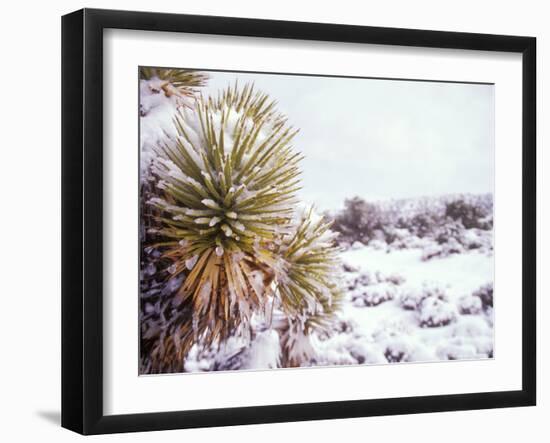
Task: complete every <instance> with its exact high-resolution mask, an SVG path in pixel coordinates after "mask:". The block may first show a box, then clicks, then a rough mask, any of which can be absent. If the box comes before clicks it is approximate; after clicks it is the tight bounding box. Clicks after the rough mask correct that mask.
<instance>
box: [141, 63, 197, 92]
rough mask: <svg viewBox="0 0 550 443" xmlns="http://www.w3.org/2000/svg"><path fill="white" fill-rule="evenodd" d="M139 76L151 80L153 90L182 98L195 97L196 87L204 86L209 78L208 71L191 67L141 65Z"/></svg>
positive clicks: (150, 84) (150, 85)
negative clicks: (175, 67) (191, 68)
mask: <svg viewBox="0 0 550 443" xmlns="http://www.w3.org/2000/svg"><path fill="white" fill-rule="evenodd" d="M139 76H140V79H141V80H145V81H148V82H149V87H150V88H151V90H152V91H153V92H155V93H161V92H162V93H163V94H164V95H165V96H166V97H172V96H176V97H181V98H191V97H193V96H194V95H195V93H196V89H195V88H198V87H200V86H204V85H205V84H206V81H207V80H208V75H207V74H206V73H204V72H201V71H195V70H189V69H166V68H152V67H140V69H139Z"/></svg>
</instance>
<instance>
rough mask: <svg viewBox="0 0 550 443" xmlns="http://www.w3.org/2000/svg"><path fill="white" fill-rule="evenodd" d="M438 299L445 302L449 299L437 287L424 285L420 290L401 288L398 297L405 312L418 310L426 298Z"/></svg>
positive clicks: (443, 291)
mask: <svg viewBox="0 0 550 443" xmlns="http://www.w3.org/2000/svg"><path fill="white" fill-rule="evenodd" d="M428 297H431V298H434V299H438V300H441V301H444V302H447V301H448V300H449V299H448V297H447V295H446V293H445V290H444V289H443V288H442V287H440V286H439V285H435V284H430V283H424V284H423V285H422V288H420V289H417V288H408V287H407V288H403V290H402V292H401V296H400V297H399V304H400V306H401V307H402V308H403V309H406V310H418V309H420V306H421V304H422V302H423V301H424V300H425V299H426V298H428Z"/></svg>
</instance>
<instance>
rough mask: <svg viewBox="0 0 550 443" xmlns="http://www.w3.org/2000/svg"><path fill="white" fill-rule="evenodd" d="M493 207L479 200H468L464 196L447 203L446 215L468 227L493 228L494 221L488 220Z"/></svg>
mask: <svg viewBox="0 0 550 443" xmlns="http://www.w3.org/2000/svg"><path fill="white" fill-rule="evenodd" d="M491 211H492V207H491V208H489V207H488V205H486V204H483V203H480V202H479V201H466V200H465V199H463V198H460V199H457V200H452V201H450V202H448V203H447V204H446V207H445V216H447V217H449V218H450V219H451V220H454V221H459V222H461V223H462V225H463V226H464V227H465V228H466V229H472V228H478V229H491V228H492V223H491V222H489V221H488V220H486V217H488V216H489V215H490V214H491Z"/></svg>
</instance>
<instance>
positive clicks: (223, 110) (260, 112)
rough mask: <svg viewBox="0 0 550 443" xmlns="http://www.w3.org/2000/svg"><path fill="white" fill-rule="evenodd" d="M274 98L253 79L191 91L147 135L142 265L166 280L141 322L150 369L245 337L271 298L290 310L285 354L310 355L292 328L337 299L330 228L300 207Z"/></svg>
mask: <svg viewBox="0 0 550 443" xmlns="http://www.w3.org/2000/svg"><path fill="white" fill-rule="evenodd" d="M161 89H162V90H163V91H165V94H167V92H166V91H169V92H173V91H172V89H171V88H170V87H167V88H166V89H164V88H161ZM184 98H187V96H185V97H184ZM274 106H275V105H274V102H272V101H270V99H269V97H268V96H267V95H265V94H262V93H258V92H255V91H254V89H253V87H252V86H250V85H247V86H245V87H244V88H242V89H239V88H238V87H237V85H236V86H235V87H234V88H227V89H226V90H224V91H223V92H221V93H220V94H219V96H218V97H217V98H215V99H214V98H209V99H205V98H203V97H198V98H196V99H195V100H194V102H193V105H192V106H187V105H182V106H180V107H179V108H178V109H177V112H176V113H175V115H174V119H173V125H174V128H175V133H172V134H170V133H168V134H166V139H164V140H163V141H162V142H160V143H158V144H156V145H155V146H154V149H153V152H154V155H153V158H152V173H153V177H154V179H155V184H156V187H155V188H154V196H152V197H151V198H149V200H148V203H149V205H150V206H151V207H152V208H153V209H154V211H155V212H154V217H153V220H154V223H152V227H150V228H149V229H148V233H149V234H150V235H151V236H153V237H154V242H152V243H151V244H147V245H144V246H146V247H147V248H152V249H153V250H156V251H157V253H158V252H160V257H158V260H156V262H153V263H147V266H146V268H145V269H144V271H147V272H149V271H152V269H153V268H152V266H154V267H155V269H156V270H157V272H156V273H155V276H156V277H157V278H160V279H161V280H162V279H164V282H165V284H166V285H167V286H171V287H173V288H174V291H173V293H172V294H170V296H169V297H164V298H163V299H162V301H159V306H160V305H161V306H162V307H159V308H158V317H156V320H157V321H156V322H154V321H152V320H151V319H149V320H151V321H152V323H151V322H149V323H144V326H143V329H142V338H143V342H142V345H143V346H142V349H143V351H142V356H143V357H144V361H143V362H142V363H143V364H142V367H143V368H145V370H146V371H147V372H174V371H181V370H184V369H185V368H184V358H185V356H186V355H187V354H188V352H189V351H190V350H191V348H192V347H193V345H194V344H196V343H198V342H200V343H201V344H202V346H204V347H211V346H216V345H219V344H221V343H223V342H224V341H226V340H228V339H229V338H231V337H234V336H237V337H240V338H243V339H245V341H248V340H250V339H251V337H252V335H253V333H254V325H253V323H252V319H253V317H254V316H255V315H259V313H266V312H268V311H269V310H271V311H273V310H275V309H278V310H280V311H281V312H283V313H284V316H285V318H286V319H287V320H288V328H287V330H286V332H282V334H281V349H282V353H283V357H282V358H283V359H285V352H286V354H287V357H288V358H286V361H287V362H288V363H289V364H292V365H296V364H299V363H300V360H301V358H302V356H306V354H307V349H306V348H307V345H306V344H304V343H305V341H306V340H305V339H304V340H303V341H302V340H301V337H302V336H303V337H305V338H306V339H307V338H308V336H309V334H310V333H311V331H312V330H315V329H317V328H319V329H321V328H324V327H326V325H327V324H328V323H329V322H330V321H331V320H332V318H333V314H334V313H335V312H336V310H337V309H338V308H339V300H340V298H341V290H340V287H339V285H338V282H337V278H336V276H337V273H338V270H339V269H341V267H340V264H339V260H338V250H337V249H336V248H335V247H334V239H335V234H333V233H332V232H331V231H330V229H329V227H330V225H329V224H328V223H326V222H325V221H324V220H323V219H322V218H320V217H317V216H316V215H315V214H314V213H313V211H312V210H301V209H298V208H299V206H297V204H298V200H297V199H296V191H297V190H298V188H299V186H300V174H301V171H300V167H299V162H300V160H301V158H302V156H301V154H299V153H298V152H296V151H294V149H293V147H292V146H291V140H292V138H293V136H294V135H295V133H296V131H295V130H293V129H292V127H290V126H289V125H288V124H287V122H286V118H285V117H284V116H283V115H281V114H279V113H277V112H276V111H275V108H274ZM143 249H144V250H145V249H146V248H143ZM145 273H146V272H144V274H145ZM268 308H269V309H268ZM155 309H156V308H155ZM266 315H267V314H266ZM285 334H286V335H285ZM247 352H251V351H250V349H248V350H247ZM289 352H290V353H291V354H289ZM304 358H305V357H304Z"/></svg>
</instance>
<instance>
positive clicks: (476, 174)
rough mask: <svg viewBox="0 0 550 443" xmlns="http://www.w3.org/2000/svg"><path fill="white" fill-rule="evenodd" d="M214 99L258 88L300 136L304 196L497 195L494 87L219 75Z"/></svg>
mask: <svg viewBox="0 0 550 443" xmlns="http://www.w3.org/2000/svg"><path fill="white" fill-rule="evenodd" d="M210 75H211V79H210V81H209V83H208V87H207V92H210V93H211V92H214V91H218V90H219V89H221V88H224V87H226V86H227V85H228V84H234V82H235V79H238V81H239V84H242V85H244V84H245V83H246V82H249V81H253V82H254V83H255V85H256V88H257V89H260V90H262V91H264V92H267V93H268V94H269V95H270V96H271V97H272V98H273V99H275V100H277V102H278V109H279V110H280V111H281V112H283V113H284V114H286V115H287V116H288V119H289V123H290V124H291V125H293V126H294V127H296V128H299V129H300V133H299V134H298V135H297V136H296V138H295V139H294V143H293V145H294V147H295V149H297V150H299V151H301V152H302V153H303V154H305V157H306V158H305V160H304V161H303V162H302V169H303V176H302V178H303V187H304V189H303V190H302V191H301V198H302V199H303V200H304V201H305V202H311V203H314V204H315V205H316V206H317V208H318V209H319V210H326V209H338V208H340V207H343V203H344V200H345V199H346V198H350V197H353V196H355V195H358V196H360V197H363V198H365V199H367V200H380V199H388V198H404V197H416V196H427V195H436V194H449V193H460V192H464V193H466V192H470V193H486V192H492V191H493V154H494V135H493V134H494V122H493V118H494V114H493V110H494V87H493V86H489V85H471V84H450V83H434V82H414V81H396V80H376V79H348V78H326V77H309V76H290V75H271V74H241V73H224V72H210Z"/></svg>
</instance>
